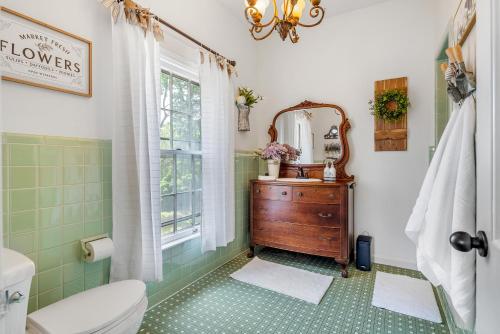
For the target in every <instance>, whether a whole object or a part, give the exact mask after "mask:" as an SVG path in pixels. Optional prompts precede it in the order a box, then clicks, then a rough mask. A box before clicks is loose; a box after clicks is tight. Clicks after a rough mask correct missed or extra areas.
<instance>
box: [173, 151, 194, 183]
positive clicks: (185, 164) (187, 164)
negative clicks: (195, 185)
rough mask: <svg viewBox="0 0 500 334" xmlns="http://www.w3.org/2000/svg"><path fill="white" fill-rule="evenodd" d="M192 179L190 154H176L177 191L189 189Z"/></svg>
mask: <svg viewBox="0 0 500 334" xmlns="http://www.w3.org/2000/svg"><path fill="white" fill-rule="evenodd" d="M192 179H193V171H192V167H191V155H189V154H178V155H177V192H178V193H179V192H185V191H190V190H191V182H192Z"/></svg>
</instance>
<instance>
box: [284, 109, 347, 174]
mask: <svg viewBox="0 0 500 334" xmlns="http://www.w3.org/2000/svg"><path fill="white" fill-rule="evenodd" d="M341 123H342V116H341V113H340V112H339V111H337V109H334V108H317V109H303V110H295V111H290V112H285V113H283V114H281V115H279V116H278V118H277V119H276V124H275V126H276V130H277V132H278V140H277V141H278V143H280V144H288V145H290V146H293V147H295V148H297V149H299V150H300V152H301V154H300V156H299V158H298V160H296V161H288V163H295V164H324V163H325V161H326V160H330V161H332V162H335V161H337V160H338V159H340V158H341V157H342V142H341V136H340V132H339V131H340V125H341Z"/></svg>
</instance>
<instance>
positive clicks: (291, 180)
mask: <svg viewBox="0 0 500 334" xmlns="http://www.w3.org/2000/svg"><path fill="white" fill-rule="evenodd" d="M276 181H279V182H300V183H310V182H322V180H321V179H294V178H291V177H290V178H282V179H276Z"/></svg>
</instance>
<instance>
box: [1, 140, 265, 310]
mask: <svg viewBox="0 0 500 334" xmlns="http://www.w3.org/2000/svg"><path fill="white" fill-rule="evenodd" d="M2 144H3V147H2V149H3V187H4V189H3V205H4V216H3V231H4V246H5V247H8V248H12V249H14V250H17V251H19V252H21V253H23V254H26V255H27V256H28V257H29V258H31V259H32V260H33V261H34V262H35V264H36V275H35V277H34V278H33V282H32V286H31V291H30V300H29V311H30V312H33V311H35V310H37V309H39V308H42V307H44V306H47V305H49V304H51V303H53V302H56V301H58V300H60V299H62V298H66V297H69V296H71V295H73V294H75V293H78V292H81V291H83V290H86V289H90V288H93V287H96V286H99V285H102V284H105V283H107V282H108V281H109V267H110V261H109V260H105V261H100V262H97V263H93V264H87V263H83V262H82V261H81V252H80V244H79V240H80V239H82V238H84V237H87V236H93V235H98V234H101V233H110V234H111V231H112V201H111V181H112V175H111V142H110V141H103V140H88V139H79V138H62V137H51V136H36V135H24V134H10V133H7V134H3V136H2ZM235 167H236V179H235V188H236V189H235V191H236V240H235V241H234V242H232V243H231V244H230V245H229V246H228V247H224V248H219V249H218V250H217V251H215V252H209V253H206V254H202V253H201V244H200V238H196V239H192V240H189V241H187V242H184V243H182V244H179V245H177V246H175V247H172V248H169V249H166V250H165V251H164V254H163V257H164V273H165V276H164V280H163V282H161V283H150V284H148V295H149V296H150V306H152V305H154V304H156V303H158V302H160V301H161V300H163V299H165V298H166V297H168V296H170V295H172V294H173V293H175V292H177V291H178V290H180V289H182V288H184V287H185V286H187V285H189V284H190V283H192V282H193V281H195V280H197V279H198V278H200V277H201V276H203V275H204V274H206V273H208V272H210V271H211V270H213V269H215V268H217V267H219V266H220V265H222V264H224V263H226V262H228V261H229V260H231V259H232V258H234V257H235V256H236V255H238V254H239V253H241V252H242V251H244V250H245V249H247V248H248V238H249V237H248V221H249V209H248V203H249V194H248V184H249V182H248V181H249V180H250V179H252V178H256V177H257V175H258V168H259V163H258V159H257V157H255V156H254V155H252V154H246V153H237V154H236V158H235Z"/></svg>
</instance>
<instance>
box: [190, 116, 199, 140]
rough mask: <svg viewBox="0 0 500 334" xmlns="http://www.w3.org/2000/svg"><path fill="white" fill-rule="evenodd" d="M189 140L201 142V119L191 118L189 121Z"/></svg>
mask: <svg viewBox="0 0 500 334" xmlns="http://www.w3.org/2000/svg"><path fill="white" fill-rule="evenodd" d="M191 140H193V141H195V142H200V141H201V119H199V117H193V118H192V121H191Z"/></svg>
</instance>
